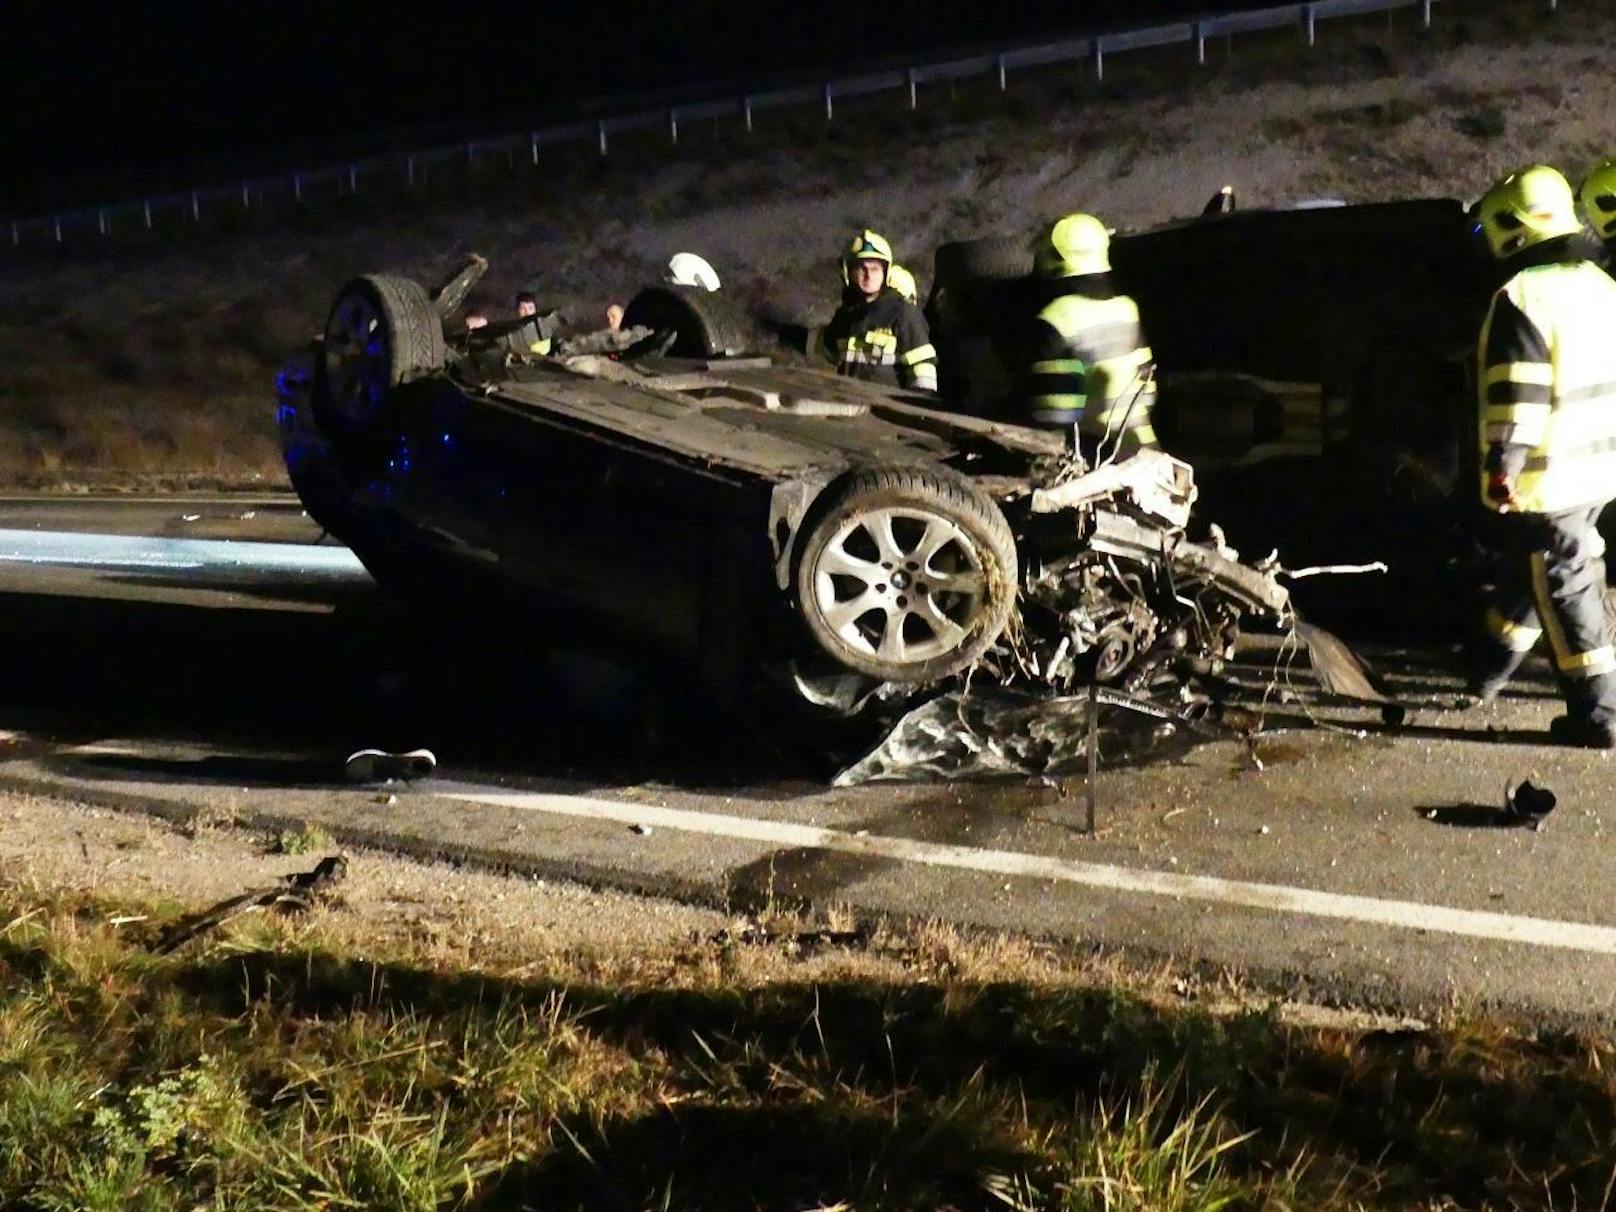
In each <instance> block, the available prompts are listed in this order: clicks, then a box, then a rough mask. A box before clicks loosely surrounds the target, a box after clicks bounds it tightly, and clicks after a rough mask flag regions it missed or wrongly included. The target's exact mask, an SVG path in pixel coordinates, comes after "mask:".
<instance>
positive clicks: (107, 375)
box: [0, 0, 1616, 484]
mask: <svg viewBox="0 0 1616 1212" xmlns="http://www.w3.org/2000/svg"><path fill="white" fill-rule="evenodd" d="M1613 17H1616V2H1613V0H1592V2H1590V3H1587V4H1579V5H1575V6H1572V7H1571V8H1569V9H1567V10H1566V11H1562V12H1560V13H1558V14H1555V15H1552V16H1551V15H1549V14H1547V13H1544V12H1541V11H1539V8H1538V6H1536V5H1533V6H1530V7H1528V6H1526V5H1513V4H1488V5H1479V4H1478V5H1476V7H1475V10H1474V11H1469V10H1461V8H1460V6H1459V5H1456V4H1450V5H1445V6H1443V7H1442V8H1441V9H1440V10H1439V11H1438V19H1437V23H1436V27H1435V28H1434V30H1433V31H1432V32H1431V33H1430V34H1428V35H1425V34H1421V33H1419V31H1418V30H1417V28H1416V27H1415V25H1414V18H1413V16H1412V13H1402V14H1397V15H1396V19H1395V20H1393V21H1390V22H1388V21H1387V19H1386V18H1384V17H1376V18H1374V19H1364V20H1362V21H1357V22H1350V23H1340V24H1327V25H1324V26H1321V43H1320V46H1319V47H1318V48H1317V49H1316V50H1315V51H1313V52H1311V53H1305V52H1300V51H1298V50H1297V49H1296V48H1295V46H1294V44H1293V43H1291V42H1290V41H1288V40H1280V39H1266V40H1245V41H1240V42H1237V43H1235V44H1234V45H1233V46H1232V47H1216V46H1215V47H1212V48H1210V56H1209V57H1210V59H1211V62H1210V63H1209V64H1208V66H1207V67H1205V68H1199V69H1198V68H1196V67H1194V66H1193V65H1191V64H1187V63H1183V62H1181V61H1180V60H1179V59H1177V58H1176V57H1174V56H1173V55H1171V54H1169V53H1167V52H1149V53H1143V54H1141V55H1138V56H1134V57H1130V56H1121V57H1119V58H1117V59H1116V60H1115V61H1114V62H1112V63H1111V64H1108V68H1107V78H1106V81H1105V83H1104V84H1103V85H1097V84H1096V83H1095V82H1093V81H1092V80H1090V79H1087V78H1086V77H1083V78H1074V77H1073V76H1072V75H1071V74H1070V73H1069V72H1068V73H1053V72H1051V73H1042V74H1037V75H1029V76H1028V77H1025V78H1022V79H1013V80H1012V82H1011V88H1010V92H1009V93H1008V94H1007V96H1005V97H1001V96H1000V95H999V94H998V93H997V92H996V91H994V90H993V89H992V88H991V85H987V84H984V85H983V86H982V87H981V88H980V89H975V88H972V89H967V88H963V87H962V88H961V89H959V90H957V92H956V93H955V95H954V96H953V97H952V99H950V97H949V96H948V95H946V94H945V92H944V91H943V90H940V89H939V90H936V91H934V92H932V93H925V92H923V93H922V97H921V102H922V103H921V108H920V111H919V112H918V113H916V114H909V113H908V112H906V111H904V110H903V109H902V108H901V105H900V103H899V102H898V100H897V99H896V98H894V97H891V96H882V97H878V98H873V99H866V100H865V101H864V102H861V103H855V104H852V105H848V106H843V107H839V109H838V115H837V122H836V123H835V124H834V125H833V126H830V127H825V126H824V124H823V123H822V122H819V121H818V119H816V118H814V117H813V116H812V115H809V116H803V115H793V116H789V117H782V118H780V120H779V122H778V123H773V120H772V119H771V123H772V124H761V123H760V129H759V131H758V133H757V134H756V135H754V136H752V137H751V138H750V139H748V138H747V137H745V136H740V135H738V134H736V133H733V132H728V131H725V132H715V131H713V130H710V129H707V130H703V129H702V128H693V129H691V130H689V131H687V132H682V139H681V145H680V147H679V149H678V150H677V152H676V153H675V152H672V151H670V150H669V149H667V148H665V147H662V146H661V145H660V144H656V145H651V144H648V145H645V146H635V145H633V144H626V145H622V146H619V147H616V148H614V153H613V156H612V157H611V158H609V159H608V160H605V161H602V160H600V159H599V158H598V157H595V158H591V157H590V156H587V155H584V154H582V153H580V154H578V155H577V156H575V157H574V158H572V159H565V158H563V159H561V160H558V161H557V162H556V163H554V164H550V163H546V164H545V165H544V166H543V167H542V169H541V170H539V171H537V172H531V171H528V170H526V169H524V170H523V171H521V172H519V173H517V174H516V175H515V176H514V177H501V178H500V179H499V180H495V181H489V182H485V183H484V184H483V185H482V186H480V187H479V189H478V190H477V191H475V192H474V193H469V194H468V193H466V192H465V191H462V196H460V197H459V200H458V201H456V200H455V199H453V198H442V197H440V198H438V199H437V200H435V201H433V202H431V203H430V204H424V203H423V202H422V200H421V199H416V200H415V201H414V203H413V205H410V206H408V207H406V208H405V209H402V210H398V209H394V210H385V211H384V212H383V213H375V214H371V215H369V216H366V215H363V214H347V215H328V214H323V213H321V212H318V210H316V209H311V212H310V214H309V215H308V216H306V222H305V224H304V228H305V229H304V230H301V231H287V230H278V231H264V232H256V233H255V232H248V233H246V234H242V235H239V236H236V237H233V238H230V239H228V240H226V239H216V240H213V241H212V242H209V243H207V244H205V245H204V244H191V245H179V246H167V247H163V248H147V249H143V250H139V251H134V252H128V251H124V252H116V253H113V254H110V255H108V256H106V257H80V258H75V259H70V260H64V261H62V262H58V263H44V262H34V263H28V264H17V265H14V266H12V267H10V268H8V269H6V270H5V271H4V272H3V273H0V357H3V358H4V360H5V363H6V365H7V367H8V373H7V374H6V376H4V379H3V380H0V424H3V426H4V429H5V440H4V441H3V442H0V481H6V482H11V483H35V484H54V483H59V482H62V481H64V480H75V479H78V480H83V479H94V478H96V477H103V478H104V477H105V476H107V475H108V474H109V473H110V474H113V475H115V476H119V477H125V478H127V477H129V476H131V475H134V476H144V477H146V478H147V479H148V480H150V479H151V478H153V477H161V476H163V475H165V474H175V473H179V474H182V475H184V476H185V477H186V478H189V479H190V480H192V481H193V482H195V481H196V480H197V479H199V478H200V479H210V480H215V481H230V482H238V481H241V480H244V479H251V478H253V477H255V476H256V477H259V478H260V479H263V478H267V479H278V478H279V466H278V459H277V456H276V451H275V444H274V440H273V435H272V433H271V429H270V412H271V410H270V407H269V397H270V391H271V384H272V381H273V373H274V369H275V367H276V366H277V365H278V363H279V361H280V359H281V357H282V356H283V355H284V353H285V352H286V351H288V350H290V349H292V348H294V347H295V346H296V345H297V344H298V343H299V342H301V341H302V340H303V339H305V338H306V337H307V335H308V334H309V333H310V332H311V331H313V330H314V329H316V328H318V326H319V324H320V322H321V320H322V319H323V316H324V311H325V307H326V305H327V303H328V301H329V298H330V296H331V293H332V292H333V290H334V288H335V287H336V286H337V285H338V284H340V282H341V281H342V280H343V279H344V278H346V277H347V276H349V275H350V274H352V273H355V272H361V271H365V270H370V269H376V268H388V269H393V270H401V271H403V272H406V273H411V274H414V275H418V276H421V277H423V278H432V277H435V276H436V275H438V274H439V273H441V272H442V270H443V269H444V268H445V267H446V266H448V265H450V264H451V263H453V262H454V261H455V259H456V258H458V257H459V256H460V255H461V254H463V253H464V252H466V251H468V250H471V249H476V250H477V251H480V252H482V253H484V254H485V255H488V256H489V257H490V258H491V259H492V260H493V263H494V269H493V271H492V272H491V273H490V274H489V276H488V278H487V279H486V280H485V286H484V291H483V298H484V302H485V304H486V305H487V306H489V307H491V308H493V309H496V310H498V309H502V308H503V307H504V306H505V304H506V301H507V300H508V299H509V298H510V296H511V294H512V293H513V292H514V291H515V290H516V289H518V288H522V287H531V288H534V289H536V290H538V292H539V293H540V294H541V296H542V297H543V298H544V299H545V301H546V302H547V303H552V304H555V305H559V306H561V307H562V308H563V310H565V311H566V312H567V313H568V314H569V315H571V316H572V317H573V318H574V319H576V320H580V321H585V322H588V321H592V320H593V318H594V317H595V316H596V315H597V314H598V313H599V310H600V308H601V306H602V305H603V304H604V303H605V302H606V301H607V300H609V299H612V298H621V297H622V296H624V295H626V294H628V293H629V292H631V291H632V290H633V289H634V288H635V287H636V285H638V284H640V283H643V282H645V281H647V280H649V279H653V278H655V277H656V276H658V275H659V274H660V272H661V266H662V265H663V264H664V263H665V261H666V259H667V257H668V255H669V254H670V253H671V252H673V251H675V250H677V249H681V248H689V249H694V250H697V251H700V252H701V253H703V254H704V255H705V256H707V257H708V259H709V260H711V261H712V262H713V263H714V264H715V265H716V266H717V267H718V269H719V272H720V273H721V274H722V275H723V277H724V279H725V282H726V287H727V289H731V290H734V291H736V292H737V293H739V294H741V295H743V296H745V297H747V298H748V299H749V300H750V301H752V302H753V303H754V304H755V305H758V306H763V305H765V304H766V306H767V307H768V309H769V310H770V311H772V312H775V313H778V314H782V315H791V316H796V317H799V318H800V317H804V316H806V315H808V314H810V313H812V312H813V311H815V310H816V309H817V310H819V311H821V312H824V311H828V308H829V306H830V304H831V300H832V295H833V293H834V289H833V288H834V281H835V279H834V257H835V251H836V249H837V246H838V244H839V243H840V240H841V238H842V237H843V235H844V234H845V232H846V231H847V230H849V229H850V228H853V227H856V226H859V225H864V224H868V225H872V226H875V227H877V228H879V229H881V230H883V231H886V232H888V233H890V234H891V235H892V236H893V237H894V239H895V240H896V242H897V244H898V247H899V252H900V256H904V257H906V259H908V260H909V261H910V263H911V264H912V265H913V267H914V268H915V269H916V270H917V272H918V273H919V276H920V278H921V282H922V287H923V288H924V287H925V286H926V285H927V283H928V281H929V276H930V268H931V267H930V250H931V249H933V248H934V247H935V246H936V245H937V244H939V243H941V242H943V241H946V240H951V239H960V238H964V237H968V236H971V235H976V234H981V233H984V232H988V231H996V232H1009V233H1019V232H1027V231H1030V230H1031V229H1032V228H1033V227H1035V226H1036V224H1037V223H1038V222H1039V220H1041V219H1042V218H1045V217H1047V216H1049V215H1051V214H1055V213H1059V212H1061V211H1064V210H1070V209H1074V208H1077V207H1083V208H1086V209H1090V210H1093V211H1096V212H1098V213H1100V214H1102V215H1103V216H1105V217H1106V218H1107V220H1108V221H1110V222H1112V223H1114V224H1116V225H1117V226H1119V227H1123V228H1134V227H1141V226H1145V225H1148V224H1151V223H1155V222H1159V221H1162V220H1165V219H1169V218H1172V217H1174V216H1178V215H1184V214H1187V213H1194V212H1195V211H1197V210H1198V209H1199V208H1200V205H1201V203H1202V201H1204V199H1205V198H1206V197H1207V196H1209V195H1210V194H1211V193H1212V192H1213V191H1215V190H1216V189H1217V188H1218V187H1219V186H1221V185H1223V184H1225V183H1233V184H1234V185H1235V186H1236V188H1237V190H1238V193H1239V198H1240V202H1241V204H1242V205H1243V206H1263V205H1272V204H1284V203H1288V202H1294V201H1297V200H1301V199H1306V198H1312V197H1340V198H1344V199H1348V200H1352V201H1373V200H1383V199H1391V198H1397V197H1405V196H1410V195H1421V194H1424V195H1443V194H1448V195H1454V196H1460V197H1468V196H1473V195H1474V194H1476V193H1478V192H1479V191H1480V190H1481V189H1482V188H1483V187H1484V186H1485V185H1486V183H1487V182H1488V181H1489V180H1490V179H1491V178H1493V177H1495V176H1496V175H1498V174H1499V173H1501V172H1503V171H1505V170H1507V169H1508V168H1509V167H1512V166H1515V165H1518V164H1521V163H1526V162H1532V161H1549V162H1553V163H1558V164H1561V165H1563V166H1565V167H1566V168H1567V170H1568V171H1570V172H1572V173H1576V172H1579V171H1580V170H1581V167H1582V166H1584V165H1586V164H1587V163H1589V162H1590V161H1591V160H1593V159H1594V158H1595V157H1596V156H1598V155H1603V154H1607V153H1609V152H1611V151H1612V150H1613V140H1616V136H1613V135H1612V134H1611V131H1610V125H1609V121H1608V115H1609V114H1611V113H1612V112H1616V78H1613V77H1612V76H1611V75H1610V74H1609V72H1608V71H1607V70H1605V66H1606V58H1607V56H1608V40H1609V29H1610V28H1611V22H1612V19H1613ZM365 204H366V205H378V203H376V202H374V201H368V202H366V203H365Z"/></svg>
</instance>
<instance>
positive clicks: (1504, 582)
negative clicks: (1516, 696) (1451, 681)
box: [1477, 505, 1616, 723]
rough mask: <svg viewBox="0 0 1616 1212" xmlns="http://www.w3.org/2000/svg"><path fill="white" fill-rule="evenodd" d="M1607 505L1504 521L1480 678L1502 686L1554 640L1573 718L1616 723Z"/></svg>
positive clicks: (1498, 533)
mask: <svg viewBox="0 0 1616 1212" xmlns="http://www.w3.org/2000/svg"><path fill="white" fill-rule="evenodd" d="M1602 508H1603V507H1602V506H1598V505H1594V506H1587V507H1584V508H1582V509H1571V510H1566V511H1565V512H1562V513H1540V514H1532V513H1518V514H1500V515H1496V516H1495V517H1494V519H1493V522H1494V526H1495V528H1496V529H1495V541H1496V543H1497V547H1498V552H1499V555H1500V557H1501V558H1500V561H1499V569H1498V584H1497V587H1496V589H1495V591H1494V593H1493V596H1492V600H1491V603H1490V604H1489V607H1488V610H1487V620H1486V621H1487V638H1486V640H1485V641H1484V642H1483V650H1482V652H1481V653H1480V654H1479V655H1480V657H1481V659H1480V661H1479V662H1478V664H1479V668H1478V670H1477V672H1478V673H1479V675H1480V679H1481V681H1482V683H1483V684H1484V685H1485V686H1488V688H1496V687H1499V686H1502V685H1503V684H1504V683H1505V682H1507V681H1508V680H1509V677H1510V675H1511V674H1513V673H1514V672H1515V670H1516V669H1518V668H1519V667H1520V664H1521V662H1522V661H1524V660H1525V659H1526V655H1527V653H1528V652H1530V651H1531V650H1532V648H1533V646H1534V645H1535V644H1536V643H1537V642H1538V639H1539V637H1541V636H1542V635H1544V634H1545V633H1547V635H1548V640H1549V648H1550V651H1551V653H1552V655H1553V658H1554V668H1555V676H1556V679H1557V680H1558V682H1559V684H1560V693H1561V695H1562V696H1563V697H1564V699H1565V703H1566V708H1567V710H1569V711H1570V713H1571V714H1572V715H1575V716H1585V717H1587V718H1590V719H1593V720H1596V721H1599V722H1601V723H1608V722H1616V660H1613V657H1612V652H1611V646H1610V640H1609V633H1608V631H1607V629H1606V622H1605V561H1604V554H1605V543H1604V540H1603V539H1602V538H1601V537H1600V534H1599V531H1598V529H1597V528H1596V526H1595V523H1596V522H1598V520H1599V514H1600V512H1601V509H1602Z"/></svg>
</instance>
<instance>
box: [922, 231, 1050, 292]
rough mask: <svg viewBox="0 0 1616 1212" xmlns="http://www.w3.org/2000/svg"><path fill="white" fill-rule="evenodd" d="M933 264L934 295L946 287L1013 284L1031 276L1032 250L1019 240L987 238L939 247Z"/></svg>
mask: <svg viewBox="0 0 1616 1212" xmlns="http://www.w3.org/2000/svg"><path fill="white" fill-rule="evenodd" d="M934 264H935V266H936V272H935V273H934V274H933V275H932V283H933V291H934V292H935V291H936V290H937V289H938V288H939V287H941V286H943V285H947V286H951V287H958V286H964V285H967V284H969V283H973V282H1010V281H1014V280H1015V279H1017V278H1025V277H1026V276H1027V275H1028V274H1030V273H1032V250H1031V249H1030V248H1029V247H1028V244H1027V241H1026V240H1025V239H1024V238H1021V237H1018V236H984V237H983V238H982V239H980V240H957V241H955V242H954V243H951V244H943V245H940V246H939V247H938V249H937V259H936V261H935V263H934Z"/></svg>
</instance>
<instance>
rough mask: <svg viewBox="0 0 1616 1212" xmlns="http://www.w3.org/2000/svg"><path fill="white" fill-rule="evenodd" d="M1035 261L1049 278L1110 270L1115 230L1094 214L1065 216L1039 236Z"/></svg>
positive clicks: (1034, 247)
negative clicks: (1113, 232) (1112, 239)
mask: <svg viewBox="0 0 1616 1212" xmlns="http://www.w3.org/2000/svg"><path fill="white" fill-rule="evenodd" d="M1033 263H1034V265H1035V266H1036V267H1037V270H1038V272H1039V274H1040V275H1042V276H1043V277H1046V278H1072V277H1076V276H1078V275H1079V274H1103V273H1109V272H1110V270H1111V231H1110V229H1109V228H1108V227H1106V225H1105V224H1104V223H1101V222H1100V221H1099V220H1098V219H1096V218H1095V217H1094V216H1093V215H1085V214H1075V215H1065V216H1063V217H1062V218H1059V219H1056V220H1055V222H1054V223H1053V224H1051V225H1050V227H1049V230H1048V231H1046V232H1044V233H1043V234H1042V235H1040V236H1039V237H1038V240H1037V241H1036V242H1035V243H1034V245H1033Z"/></svg>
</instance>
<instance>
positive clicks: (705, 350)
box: [623, 285, 754, 358]
mask: <svg viewBox="0 0 1616 1212" xmlns="http://www.w3.org/2000/svg"><path fill="white" fill-rule="evenodd" d="M623 327H625V328H649V329H651V330H653V331H655V332H670V331H671V332H672V333H673V334H674V339H673V344H672V345H671V346H670V347H669V348H668V355H669V356H670V357H674V358H722V357H727V356H733V355H735V354H740V353H745V352H746V350H747V349H748V348H750V347H751V346H752V345H753V344H754V343H753V341H752V340H751V331H750V328H749V326H748V324H747V323H746V319H745V317H744V316H743V315H741V314H740V312H739V311H737V309H736V307H735V305H734V303H733V302H732V301H731V300H729V299H726V298H725V297H724V296H723V295H722V294H720V293H718V292H716V291H709V290H706V289H704V288H703V287H700V286H674V285H668V286H648V287H646V288H645V289H644V290H642V291H640V293H639V294H637V295H635V296H634V297H633V298H632V299H630V300H629V302H628V306H627V307H626V308H624V309H623Z"/></svg>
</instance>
